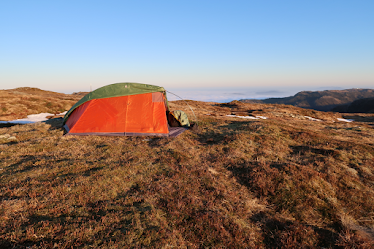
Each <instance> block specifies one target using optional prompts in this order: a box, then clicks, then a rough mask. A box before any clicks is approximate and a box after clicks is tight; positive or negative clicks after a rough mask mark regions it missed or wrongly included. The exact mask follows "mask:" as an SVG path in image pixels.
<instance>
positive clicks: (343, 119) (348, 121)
mask: <svg viewBox="0 0 374 249" xmlns="http://www.w3.org/2000/svg"><path fill="white" fill-rule="evenodd" d="M338 121H341V122H347V123H350V122H353V121H354V120H353V119H345V118H338Z"/></svg>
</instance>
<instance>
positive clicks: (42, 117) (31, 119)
mask: <svg viewBox="0 0 374 249" xmlns="http://www.w3.org/2000/svg"><path fill="white" fill-rule="evenodd" d="M65 114H66V112H63V113H60V114H57V115H65ZM47 116H54V114H52V113H39V114H31V115H28V116H27V118H21V119H16V120H12V121H0V124H6V123H11V124H31V123H36V122H42V121H46V120H48V119H47V118H46V117H47Z"/></svg>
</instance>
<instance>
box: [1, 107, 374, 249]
mask: <svg viewBox="0 0 374 249" xmlns="http://www.w3.org/2000/svg"><path fill="white" fill-rule="evenodd" d="M187 102H188V104H189V105H190V106H191V107H192V108H193V110H194V111H195V114H196V116H197V118H198V119H199V124H200V132H192V131H186V132H185V133H183V134H182V135H180V136H179V137H177V138H173V139H171V138H155V137H98V136H84V137H77V136H62V135H63V131H62V130H61V128H60V127H59V126H60V125H61V123H59V122H60V121H58V120H51V121H49V123H36V124H29V125H17V126H12V127H5V128H1V129H0V174H1V177H0V198H1V199H0V200H1V202H0V230H1V233H0V248H26V247H27V248H70V247H73V248H127V247H132V248H144V247H154V248H171V247H177V248H277V247H279V248H315V247H317V248H322V247H323V248H372V247H373V246H374V243H373V238H374V213H373V212H374V185H373V184H374V142H373V141H374V130H373V127H372V126H370V125H368V124H366V123H364V122H360V123H359V122H352V123H346V122H337V119H336V118H338V117H340V118H341V117H342V116H341V115H340V114H336V113H324V112H317V111H313V110H304V109H299V108H295V107H290V106H283V105H279V106H277V105H260V104H244V103H239V102H231V103H227V104H217V103H204V102H196V101H187ZM170 106H171V108H172V109H174V110H175V109H182V110H185V111H186V112H189V108H188V107H186V105H185V103H184V102H180V101H176V102H172V103H171V104H170ZM188 114H189V116H190V118H191V119H195V118H194V116H193V115H192V113H190V112H189V113H188ZM227 114H236V115H247V116H248V115H253V116H256V115H259V116H265V117H268V119H255V120H249V119H240V118H235V117H227V116H225V115H227ZM305 116H309V117H313V118H317V119H320V120H322V121H310V120H309V119H308V118H306V117H305ZM369 118H370V117H369Z"/></svg>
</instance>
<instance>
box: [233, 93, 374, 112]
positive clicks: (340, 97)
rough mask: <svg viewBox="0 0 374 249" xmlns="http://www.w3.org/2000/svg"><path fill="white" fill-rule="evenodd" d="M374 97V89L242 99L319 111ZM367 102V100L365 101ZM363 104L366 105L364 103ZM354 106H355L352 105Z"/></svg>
mask: <svg viewBox="0 0 374 249" xmlns="http://www.w3.org/2000/svg"><path fill="white" fill-rule="evenodd" d="M366 98H374V89H346V90H325V91H316V92H312V91H303V92H299V93H297V94H295V95H294V96H290V97H285V98H269V99H263V100H257V99H241V100H239V101H241V102H244V103H264V104H285V105H293V106H297V107H302V108H307V109H314V110H318V111H331V110H333V109H334V108H336V109H334V110H335V111H338V110H339V108H340V110H346V109H347V108H348V106H350V105H351V104H352V103H353V102H354V101H356V100H360V99H366ZM365 103H366V102H365ZM361 105H365V104H362V103H361ZM351 108H354V107H351Z"/></svg>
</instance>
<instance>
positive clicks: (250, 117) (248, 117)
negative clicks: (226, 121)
mask: <svg viewBox="0 0 374 249" xmlns="http://www.w3.org/2000/svg"><path fill="white" fill-rule="evenodd" d="M226 117H232V118H244V119H267V117H264V116H256V117H253V116H237V115H226Z"/></svg>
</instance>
